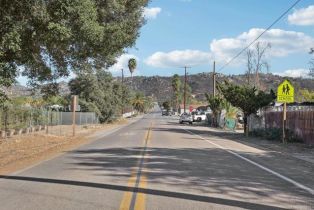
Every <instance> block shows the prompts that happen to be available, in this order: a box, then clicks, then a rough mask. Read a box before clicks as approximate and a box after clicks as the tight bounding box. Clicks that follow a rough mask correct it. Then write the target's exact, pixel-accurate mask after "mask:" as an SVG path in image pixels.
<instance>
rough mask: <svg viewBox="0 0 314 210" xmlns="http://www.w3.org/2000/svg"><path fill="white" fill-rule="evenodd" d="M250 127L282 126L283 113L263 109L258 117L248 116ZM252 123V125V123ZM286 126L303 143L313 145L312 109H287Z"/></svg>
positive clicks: (313, 111)
mask: <svg viewBox="0 0 314 210" xmlns="http://www.w3.org/2000/svg"><path fill="white" fill-rule="evenodd" d="M250 121H251V122H250V124H251V127H252V128H253V129H254V128H264V129H270V128H282V125H283V113H282V112H280V111H277V110H276V111H265V112H263V113H262V114H261V117H259V118H255V119H254V118H252V117H251V118H250ZM252 124H254V125H252ZM286 127H287V129H289V130H290V131H292V132H293V133H294V134H295V135H296V136H297V137H299V138H300V139H302V140H303V141H304V142H305V143H307V144H311V145H314V110H311V109H310V108H307V109H303V110H297V109H296V110H294V111H293V108H291V109H290V111H287V121H286Z"/></svg>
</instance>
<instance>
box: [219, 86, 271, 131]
mask: <svg viewBox="0 0 314 210" xmlns="http://www.w3.org/2000/svg"><path fill="white" fill-rule="evenodd" d="M219 90H220V91H221V93H222V94H223V96H224V98H225V99H226V100H227V101H228V102H230V103H231V104H232V105H233V106H235V107H237V108H239V109H241V111H242V112H243V114H244V127H245V129H246V131H247V118H248V117H249V116H250V115H251V114H256V113H257V111H258V110H259V109H260V108H262V107H265V106H267V105H270V103H271V102H273V101H274V100H275V98H276V96H275V93H274V92H273V90H271V91H270V93H265V92H263V91H257V89H256V88H255V87H250V86H239V85H234V84H230V83H227V82H225V83H224V84H220V85H219Z"/></svg>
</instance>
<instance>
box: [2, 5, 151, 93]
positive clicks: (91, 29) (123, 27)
mask: <svg viewBox="0 0 314 210" xmlns="http://www.w3.org/2000/svg"><path fill="white" fill-rule="evenodd" d="M147 2H148V0H132V1H122V0H106V1H103V0H45V1H20V0H0V5H1V7H0V27H1V28H0V86H10V85H11V84H12V83H13V82H14V80H15V78H16V77H17V75H18V70H19V69H21V70H22V71H23V74H24V75H25V76H27V77H28V78H29V79H30V84H31V85H37V84H42V83H51V82H52V83H55V82H56V80H57V79H58V78H60V77H67V76H68V75H69V74H70V72H71V71H74V70H81V69H82V68H81V67H82V65H85V64H86V63H89V64H90V65H93V66H95V67H97V68H98V69H99V68H107V67H109V66H111V65H113V64H114V62H115V58H116V57H117V56H119V55H121V54H122V53H123V51H124V49H125V48H128V47H132V46H133V45H134V44H135V41H136V39H137V37H138V36H139V29H140V27H141V26H142V25H143V22H144V19H143V15H142V13H143V8H144V7H145V6H146V5H147ZM52 87H57V86H56V85H54V86H52Z"/></svg>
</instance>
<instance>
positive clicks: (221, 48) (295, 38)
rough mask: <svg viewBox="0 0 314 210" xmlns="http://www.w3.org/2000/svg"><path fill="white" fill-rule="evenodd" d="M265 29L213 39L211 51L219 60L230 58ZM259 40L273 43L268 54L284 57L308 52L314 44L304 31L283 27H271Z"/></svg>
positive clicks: (313, 40)
mask: <svg viewBox="0 0 314 210" xmlns="http://www.w3.org/2000/svg"><path fill="white" fill-rule="evenodd" d="M263 31H264V29H261V28H252V29H250V30H249V31H248V32H244V33H242V34H240V35H239V36H237V37H236V38H225V39H219V40H213V41H212V42H211V43H210V49H211V52H212V53H213V55H214V56H215V58H216V59H217V60H220V61H227V60H230V59H231V58H232V57H233V56H234V55H236V53H238V52H239V51H240V50H241V49H243V48H244V47H245V46H247V45H248V44H249V43H250V42H252V41H253V40H254V39H255V38H256V37H258V36H259V35H260V34H261V33H262V32H263ZM259 41H260V42H268V43H270V44H271V46H272V47H271V49H270V50H269V53H268V55H269V56H273V57H284V56H287V55H290V54H292V53H298V52H307V51H308V50H309V46H313V45H314V39H313V38H312V37H310V36H307V35H305V34H304V33H301V32H295V31H285V30H281V29H271V30H269V31H267V32H266V33H265V34H264V35H263V36H262V37H261V38H260V39H259ZM244 55H245V53H243V55H242V56H243V57H242V58H244ZM240 60H241V59H240Z"/></svg>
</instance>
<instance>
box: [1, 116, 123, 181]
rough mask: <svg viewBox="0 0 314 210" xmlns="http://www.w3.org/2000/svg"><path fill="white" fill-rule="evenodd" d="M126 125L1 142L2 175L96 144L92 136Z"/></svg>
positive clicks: (41, 133) (22, 137)
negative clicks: (91, 143)
mask: <svg viewBox="0 0 314 210" xmlns="http://www.w3.org/2000/svg"><path fill="white" fill-rule="evenodd" d="M126 123H127V121H125V120H123V121H118V122H115V123H112V124H105V125H101V126H90V127H87V128H84V129H78V130H77V134H76V136H75V137H70V136H57V135H51V134H49V135H47V134H45V132H44V131H43V132H38V133H33V134H27V135H22V136H14V137H12V138H8V139H5V140H3V139H2V140H0V174H1V175H6V174H9V173H13V172H15V171H18V170H21V169H23V168H26V167H28V166H31V165H33V164H36V163H38V162H41V161H43V160H46V159H49V158H52V157H54V156H56V155H57V154H60V153H63V152H66V151H69V150H71V149H74V148H76V147H78V146H80V145H82V144H86V143H88V142H91V141H93V140H95V138H92V137H91V136H92V135H94V134H95V133H97V132H101V131H104V130H108V129H113V128H115V127H118V126H120V125H123V124H126ZM56 129H58V128H56ZM63 129H64V126H63ZM65 129H66V128H65ZM67 129H69V130H71V126H68V128H67Z"/></svg>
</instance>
